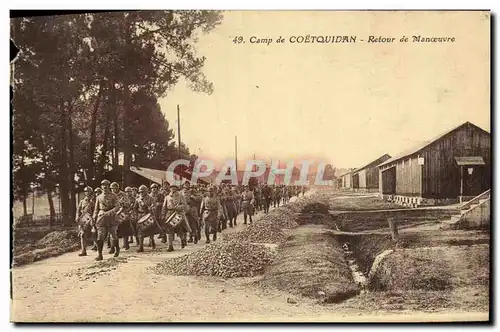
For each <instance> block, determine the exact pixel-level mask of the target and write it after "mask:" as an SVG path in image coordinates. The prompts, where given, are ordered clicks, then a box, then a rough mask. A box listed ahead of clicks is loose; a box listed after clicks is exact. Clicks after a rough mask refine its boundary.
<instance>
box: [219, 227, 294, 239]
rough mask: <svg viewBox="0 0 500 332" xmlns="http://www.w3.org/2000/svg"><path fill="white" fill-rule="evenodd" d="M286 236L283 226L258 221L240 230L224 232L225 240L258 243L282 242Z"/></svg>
mask: <svg viewBox="0 0 500 332" xmlns="http://www.w3.org/2000/svg"><path fill="white" fill-rule="evenodd" d="M286 238H287V236H286V235H285V234H284V233H283V232H282V231H281V227H279V226H278V225H275V224H272V223H270V222H256V223H253V224H250V225H249V226H248V227H247V228H245V229H243V230H241V231H239V232H234V233H228V234H224V240H229V241H233V240H235V241H248V242H256V243H282V242H284V241H285V240H286Z"/></svg>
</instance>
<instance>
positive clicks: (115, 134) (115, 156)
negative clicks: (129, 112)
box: [111, 87, 119, 170]
mask: <svg viewBox="0 0 500 332" xmlns="http://www.w3.org/2000/svg"><path fill="white" fill-rule="evenodd" d="M116 93H117V91H116V89H114V87H113V90H112V92H111V94H112V98H111V102H112V103H111V107H112V109H113V152H114V153H113V169H114V170H117V169H118V133H119V129H118V108H117V104H116Z"/></svg>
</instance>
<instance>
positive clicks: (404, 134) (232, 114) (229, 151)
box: [160, 11, 490, 168]
mask: <svg viewBox="0 0 500 332" xmlns="http://www.w3.org/2000/svg"><path fill="white" fill-rule="evenodd" d="M489 30H490V21H489V14H487V13H484V12H329V11H318V12H314V11H309V12H306V11H303V12H301V11H288V12H285V11H283V12H277V11H268V12H262V11H230V12H226V13H225V17H224V20H223V22H222V24H221V25H220V26H218V27H217V28H216V29H214V30H213V31H211V32H210V33H209V34H207V35H201V36H200V38H199V42H198V43H197V44H196V48H197V54H198V55H200V56H205V57H206V62H205V66H204V68H203V72H204V73H205V75H206V76H207V78H208V79H209V80H210V81H211V82H213V83H214V85H215V91H214V93H213V94H211V95H206V94H202V93H196V92H193V91H191V90H190V89H189V87H188V86H187V85H186V84H185V82H184V81H181V82H179V84H178V85H177V86H175V87H174V88H173V89H172V90H171V91H169V93H168V94H167V95H166V96H165V97H164V98H162V99H161V100H160V105H161V107H162V111H163V112H164V113H165V114H166V116H167V119H168V120H169V121H170V123H171V126H172V127H175V132H176V133H177V121H176V117H177V105H179V107H180V110H181V125H182V127H181V138H182V141H183V142H185V143H186V144H187V146H188V147H189V148H190V150H191V152H192V153H196V154H198V155H201V156H202V157H206V158H213V159H216V160H222V159H225V158H234V145H235V144H234V137H235V136H237V137H238V160H241V159H249V158H252V157H253V155H254V154H255V156H256V159H263V160H266V161H268V160H271V159H273V160H276V159H278V160H283V162H284V161H285V160H290V159H294V160H298V159H303V158H309V159H312V160H315V161H317V162H320V161H323V162H328V163H332V164H333V165H334V166H336V167H354V168H357V167H361V166H363V165H364V164H368V163H369V162H371V161H372V160H374V159H376V158H378V157H380V156H381V155H383V154H385V153H388V154H390V155H396V154H398V153H399V152H401V151H404V150H406V149H407V148H408V147H412V146H414V145H415V144H418V143H420V142H422V141H423V140H426V139H428V138H432V137H435V136H436V135H437V134H439V133H441V132H445V131H447V130H449V129H451V128H453V127H456V126H458V125H460V124H462V123H463V122H465V121H470V122H472V123H474V124H476V125H478V126H480V127H481V128H483V129H485V130H487V131H490V35H489ZM307 34H310V35H317V36H320V35H321V36H339V35H340V36H343V35H348V36H351V35H352V36H356V38H357V42H356V43H337V44H336V43H330V44H305V43H302V44H291V43H289V38H290V37H291V36H306V35H307ZM412 35H421V36H429V37H433V36H436V37H454V38H455V42H454V43H412V42H411V36H412ZM236 36H242V37H243V38H244V39H245V43H241V44H235V43H233V42H232V41H233V39H234V38H235V37H236ZM252 36H255V37H257V38H272V39H273V40H276V39H277V38H278V37H280V36H282V37H283V38H284V39H285V40H286V43H283V44H279V43H272V44H270V45H266V44H255V43H253V44H252V43H250V41H249V39H250V37H252ZM369 36H384V37H394V38H396V41H399V39H400V38H401V37H402V36H408V37H410V42H408V43H399V42H394V43H367V42H366V41H367V40H368V37H369ZM361 39H363V40H364V42H361V41H360V40H361Z"/></svg>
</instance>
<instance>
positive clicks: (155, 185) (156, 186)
mask: <svg viewBox="0 0 500 332" xmlns="http://www.w3.org/2000/svg"><path fill="white" fill-rule="evenodd" d="M149 187H150V188H151V189H153V188H156V189H158V185H157V184H156V183H153V184H151V186H149Z"/></svg>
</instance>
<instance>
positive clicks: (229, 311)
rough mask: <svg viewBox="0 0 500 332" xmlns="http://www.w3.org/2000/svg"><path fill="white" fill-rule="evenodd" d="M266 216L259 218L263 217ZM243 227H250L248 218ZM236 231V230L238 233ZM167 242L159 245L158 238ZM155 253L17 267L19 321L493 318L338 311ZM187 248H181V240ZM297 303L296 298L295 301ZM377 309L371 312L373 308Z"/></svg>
mask: <svg viewBox="0 0 500 332" xmlns="http://www.w3.org/2000/svg"><path fill="white" fill-rule="evenodd" d="M259 216H261V214H259V215H258V216H257V218H258V217H259ZM239 219H240V220H239V221H238V227H237V229H236V230H238V229H242V228H243V227H245V226H243V225H242V220H241V219H242V216H240V218H239ZM230 231H234V229H233V230H230ZM158 242H159V241H158ZM204 245H205V244H204V241H202V243H201V244H197V245H193V244H189V245H188V246H187V247H186V248H184V249H182V250H176V251H174V252H171V253H167V252H165V250H166V248H165V246H164V245H163V244H161V243H160V245H158V247H157V249H156V251H155V252H153V251H151V249H150V248H145V249H146V252H144V253H141V254H138V253H136V252H135V246H134V245H132V247H131V250H130V251H128V252H127V251H122V254H120V257H119V259H114V258H112V257H111V255H105V260H104V261H102V262H100V263H99V264H96V262H95V261H94V255H92V254H93V253H94V252H90V253H92V254H91V255H90V256H87V257H83V258H82V257H78V256H77V253H75V252H73V253H68V254H64V255H62V256H59V257H54V258H51V259H47V260H44V261H41V262H37V263H34V264H31V265H27V266H24V267H19V268H14V269H12V270H11V271H12V280H13V285H12V286H13V299H12V302H11V304H12V306H11V320H12V321H15V322H207V321H211V322H214V321H217V322H220V321H227V322H230V321H231V322H235V321H253V322H255V321H268V322H269V321H360V320H364V321H367V320H368V321H401V320H415V319H416V320H419V319H420V320H422V319H425V320H429V319H431V320H437V321H448V320H450V319H452V320H453V318H455V319H458V318H459V319H461V320H464V319H467V318H469V319H470V320H487V319H488V314H487V313H470V314H469V313H468V314H466V315H464V313H456V314H455V315H454V314H453V313H449V312H447V313H433V314H429V313H425V314H423V313H422V314H419V313H415V312H411V313H404V312H402V313H400V314H388V313H382V312H377V313H370V312H369V311H366V310H363V311H362V312H360V311H358V310H356V311H354V310H352V309H349V310H336V309H335V307H332V306H322V305H318V304H315V303H313V302H312V301H311V300H307V299H303V298H297V297H293V299H295V300H296V301H297V303H294V304H292V303H288V302H289V301H287V298H288V297H290V295H287V294H284V293H280V292H278V291H276V292H274V291H264V290H262V289H259V288H257V287H255V286H254V285H253V284H252V282H254V281H255V280H256V279H257V278H237V279H230V280H223V279H217V278H201V277H185V276H166V275H157V274H154V273H153V272H151V271H150V270H149V269H148V268H150V267H153V266H154V265H155V264H156V263H158V262H161V261H163V260H165V259H166V258H168V257H174V256H178V255H183V254H186V253H189V252H193V251H195V250H199V249H200V248H202V247H203V246H204ZM175 247H176V248H180V246H179V243H178V242H177V243H175ZM290 302H295V301H290ZM368 310H371V309H368Z"/></svg>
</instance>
